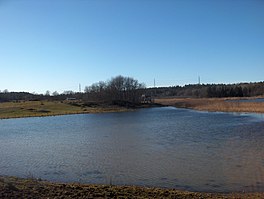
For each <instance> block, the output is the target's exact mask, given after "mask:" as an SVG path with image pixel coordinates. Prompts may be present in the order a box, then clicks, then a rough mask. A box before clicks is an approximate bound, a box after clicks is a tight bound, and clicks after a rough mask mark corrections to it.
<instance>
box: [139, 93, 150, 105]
mask: <svg viewBox="0 0 264 199" xmlns="http://www.w3.org/2000/svg"><path fill="white" fill-rule="evenodd" d="M152 102H153V99H152V97H151V96H150V95H145V94H143V95H141V103H143V104H148V103H152Z"/></svg>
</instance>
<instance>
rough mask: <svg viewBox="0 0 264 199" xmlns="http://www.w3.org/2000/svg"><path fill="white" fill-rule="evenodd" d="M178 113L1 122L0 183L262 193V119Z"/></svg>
mask: <svg viewBox="0 0 264 199" xmlns="http://www.w3.org/2000/svg"><path fill="white" fill-rule="evenodd" d="M255 116H256V115H247V114H242V115H233V114H228V113H203V112H196V111H190V110H184V109H176V108H170V107H167V108H152V109H142V110H138V111H136V112H128V113H107V114H87V115H67V116H56V117H45V118H25V119H9V120H0V157H1V158H0V175H16V176H20V177H27V176H28V175H34V176H36V177H40V178H43V179H47V180H52V181H63V182H72V181H74V182H81V183H103V184H105V183H106V184H109V183H110V182H111V183H112V184H133V185H144V186H159V187H170V188H177V189H185V190H194V191H216V192H229V191H264V176H263V175H264V147H263V143H264V119H263V116H260V115H259V116H258V117H255Z"/></svg>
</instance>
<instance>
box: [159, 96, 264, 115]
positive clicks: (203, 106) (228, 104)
mask: <svg viewBox="0 0 264 199" xmlns="http://www.w3.org/2000/svg"><path fill="white" fill-rule="evenodd" d="M230 99H232V100H234V99H241V98H160V99H155V102H156V103H160V104H163V105H168V106H175V107H178V108H191V109H195V110H200V111H219V112H252V113H264V102H235V101H227V100H230Z"/></svg>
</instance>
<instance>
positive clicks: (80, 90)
mask: <svg viewBox="0 0 264 199" xmlns="http://www.w3.org/2000/svg"><path fill="white" fill-rule="evenodd" d="M79 92H82V88H81V84H79Z"/></svg>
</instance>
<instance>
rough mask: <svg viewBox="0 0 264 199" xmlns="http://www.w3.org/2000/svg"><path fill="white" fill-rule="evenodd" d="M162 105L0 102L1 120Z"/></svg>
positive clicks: (93, 112) (129, 109)
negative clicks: (128, 105)
mask: <svg viewBox="0 0 264 199" xmlns="http://www.w3.org/2000/svg"><path fill="white" fill-rule="evenodd" d="M157 106H162V105H158V104H142V105H135V106H131V107H126V106H120V105H107V104H85V103H82V102H73V103H71V102H70V103H69V102H65V101H21V102H3V103H0V120H1V119H14V118H27V117H48V116H60V115H73V114H96V113H116V112H129V111H135V110H137V109H140V108H148V107H157Z"/></svg>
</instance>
